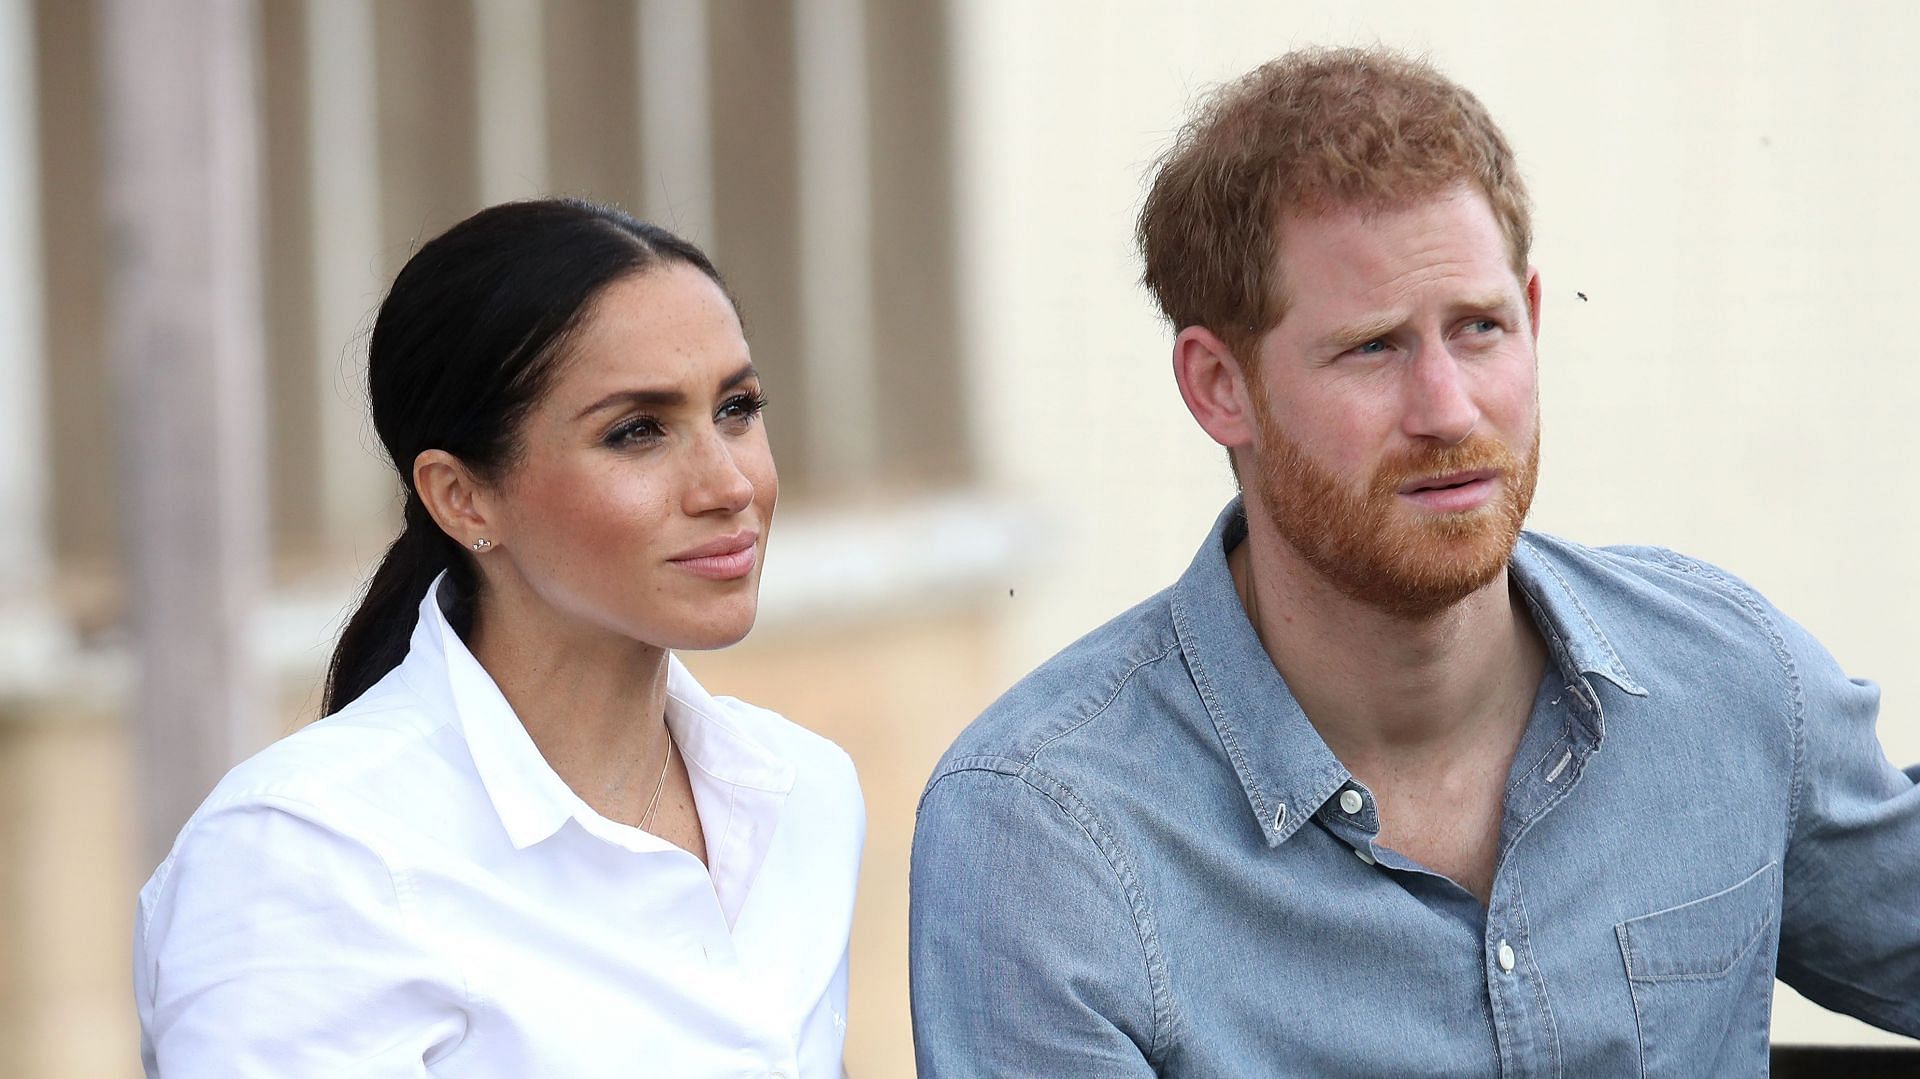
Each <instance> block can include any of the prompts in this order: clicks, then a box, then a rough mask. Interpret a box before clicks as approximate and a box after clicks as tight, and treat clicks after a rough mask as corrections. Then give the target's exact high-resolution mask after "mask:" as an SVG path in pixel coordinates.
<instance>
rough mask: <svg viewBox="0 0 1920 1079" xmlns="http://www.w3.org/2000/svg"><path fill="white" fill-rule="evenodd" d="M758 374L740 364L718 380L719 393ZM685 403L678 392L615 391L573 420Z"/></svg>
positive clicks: (582, 410)
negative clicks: (616, 409)
mask: <svg viewBox="0 0 1920 1079" xmlns="http://www.w3.org/2000/svg"><path fill="white" fill-rule="evenodd" d="M759 375H760V372H759V370H758V369H757V368H755V367H754V366H753V364H752V363H746V364H742V365H741V366H740V368H739V369H738V370H736V371H734V372H733V373H732V374H730V375H728V376H727V377H726V378H724V379H721V380H720V392H722V393H725V392H726V391H728V390H730V389H733V388H734V387H735V386H738V385H740V384H741V383H742V382H745V381H747V380H748V379H750V378H758V377H759ZM686 403H687V395H686V394H684V393H682V392H680V391H679V390H615V391H614V392H612V393H610V394H608V395H606V396H605V397H602V398H601V399H599V400H598V401H595V402H594V403H593V404H590V405H588V406H587V407H585V408H583V409H581V410H580V412H579V413H578V414H577V415H575V416H574V417H573V418H574V419H576V420H583V419H586V418H587V417H588V416H591V415H593V414H594V413H596V412H604V411H605V410H607V409H609V408H613V407H615V406H622V405H625V406H632V405H638V406H640V407H642V408H679V407H681V406H682V405H685V404H686Z"/></svg>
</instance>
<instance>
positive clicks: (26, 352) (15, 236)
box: [0, 0, 53, 638]
mask: <svg viewBox="0 0 1920 1079" xmlns="http://www.w3.org/2000/svg"><path fill="white" fill-rule="evenodd" d="M34 83H35V80H34V55H33V20H32V12H31V11H30V10H29V5H28V3H27V0H0V604H4V605H5V606H6V607H8V608H9V609H15V608H16V606H17V605H19V604H27V603H32V604H35V605H36V606H37V605H38V604H39V603H40V601H41V600H42V598H43V596H42V590H43V589H44V587H45V585H46V578H47V574H48V573H49V572H50V571H51V570H52V568H53V566H52V557H51V553H50V551H49V545H50V537H51V535H52V532H51V529H50V527H49V522H48V519H47V517H48V510H47V476H48V474H49V473H50V472H51V471H52V467H51V465H50V463H49V461H48V448H47V441H46V426H45V422H44V416H45V415H46V411H47V395H46V380H45V378H44V370H45V364H46V338H45V335H44V334H43V333H42V329H43V323H42V321H41V317H42V302H43V297H42V292H41V285H40V281H41V276H42V271H41V260H40V192H39V145H38V139H37V138H36V135H35V132H36V127H37V125H36V122H35V118H34V111H35V102H36V98H37V97H38V93H37V92H36V89H35V85H34ZM5 633H6V627H4V626H0V638H3V637H4V635H5Z"/></svg>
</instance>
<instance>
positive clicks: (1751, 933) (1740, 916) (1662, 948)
mask: <svg viewBox="0 0 1920 1079" xmlns="http://www.w3.org/2000/svg"><path fill="white" fill-rule="evenodd" d="M1779 898H1780V863H1779V862H1768V863H1767V864H1766V865H1764V866H1762V867H1760V869H1759V870H1758V871H1757V872H1755V873H1754V874H1753V875H1752V876H1750V877H1748V878H1747V879H1746V880H1743V881H1741V882H1740V883H1738V884H1736V885H1734V886H1733V887H1731V888H1728V889H1726V890H1724V891H1719V892H1715V893H1713V894H1712V895H1709V896H1706V897H1704V898H1701V899H1695V900H1693V901H1692V902H1690V903H1682V904H1680V905H1679V906H1677V907H1668V908H1667V909H1666V910H1661V911H1655V912H1654V913H1652V914H1643V915H1641V916H1640V917H1638V918H1629V919H1628V920H1626V921H1624V922H1621V923H1620V924H1619V925H1617V926H1615V927H1614V930H1615V932H1616V933H1618V934H1619V937H1620V952H1621V954H1622V955H1623V956H1624V957H1625V958H1626V961H1627V977H1629V978H1632V979H1634V980H1636V981H1664V980H1668V979H1681V978H1718V977H1720V976H1721V975H1723V974H1725V973H1726V972H1727V971H1729V970H1731V969H1733V966H1734V964H1735V963H1738V962H1739V961H1740V959H1741V958H1742V957H1743V956H1745V955H1746V954H1747V951H1748V949H1750V948H1752V947H1753V945H1754V942H1755V941H1757V940H1759V939H1760V937H1761V935H1762V934H1764V933H1765V932H1766V931H1767V930H1768V929H1769V928H1770V927H1771V926H1772V925H1773V923H1774V912H1775V910H1776V909H1777V908H1778V906H1779Z"/></svg>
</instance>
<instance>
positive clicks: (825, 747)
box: [134, 582, 866, 1079]
mask: <svg viewBox="0 0 1920 1079" xmlns="http://www.w3.org/2000/svg"><path fill="white" fill-rule="evenodd" d="M439 584H440V582H435V588H434V589H430V590H429V597H431V596H433V595H437V594H438V592H439ZM671 663H672V666H671V671H670V673H669V676H668V688H667V693H668V705H667V724H668V726H669V727H670V728H671V729H672V731H673V736H674V739H675V741H676V743H677V744H678V747H679V749H680V751H681V752H682V754H683V756H684V757H685V760H686V763H687V765H688V768H687V771H688V775H689V776H690V777H691V778H692V781H693V793H694V800H695V803H696V805H697V807H698V810H699V814H700V824H701V828H702V829H703V831H704V832H705V835H706V844H707V859H708V864H707V865H706V866H702V865H701V864H700V862H699V860H698V859H696V858H695V857H694V856H693V855H691V854H688V853H687V852H686V851H683V850H681V849H680V848H678V847H675V846H673V845H671V844H669V843H667V842H666V841H664V840H661V839H659V838H657V837H655V836H653V835H651V834H649V833H647V832H643V831H641V830H639V829H637V828H632V827H628V826H626V825H623V824H619V823H616V822H614V821H611V820H608V819H607V818H605V817H602V816H600V815H599V814H598V813H596V812H594V811H593V810H592V809H590V808H589V807H588V806H587V804H586V803H585V802H583V801H581V800H580V798H579V797H578V796H576V795H575V794H574V793H573V791H572V790H570V789H569V788H568V787H567V785H566V783H565V782H563V781H562V780H561V779H560V777H559V776H558V775H557V774H556V773H555V772H554V771H553V769H552V768H550V767H549V766H548V765H547V763H546V761H545V759H544V758H542V757H541V755H540V752H539V750H538V749H537V748H536V747H535V746H534V744H533V740H532V739H531V738H530V737H529V736H528V735H527V732H526V728H524V727H523V726H521V724H520V721H519V719H518V718H517V717H516V716H515V715H514V713H513V711H512V709H511V708H509V707H508V705H507V701H506V698H504V697H503V696H501V694H500V691H499V689H498V688H497V687H495V685H494V683H493V680H492V679H491V678H489V677H488V675H487V673H486V671H485V670H483V669H482V668H481V667H480V665H479V663H478V662H476V661H475V660H474V658H473V655H472V654H471V653H470V652H468V651H467V648H466V646H465V645H464V644H463V643H462V642H461V640H460V638H459V635H458V634H456V633H455V632H454V631H453V629H452V628H451V627H450V626H449V625H448V624H447V621H446V618H445V616H444V614H443V613H442V611H441V609H440V606H439V604H437V603H435V602H433V601H432V599H431V598H429V599H427V600H425V601H423V602H422V603H421V606H420V619H419V622H418V624H417V626H416V628H415V630H414V633H413V640H412V644H411V651H410V652H409V653H408V655H407V658H406V660H405V661H404V662H403V663H401V664H400V666H399V667H397V668H396V669H395V670H394V671H393V672H392V673H391V674H389V675H388V676H387V677H386V678H385V679H384V680H382V681H381V682H380V683H379V684H378V685H376V686H374V687H373V688H372V689H370V690H368V691H367V693H366V694H365V695H364V696H362V697H361V698H360V699H359V700H356V701H355V702H353V703H352V704H351V705H349V706H348V707H346V708H345V709H343V710H341V711H340V712H339V713H338V714H336V715H334V716H331V717H329V718H327V719H323V720H321V721H319V722H318V723H315V724H313V725H311V726H309V727H307V728H305V729H303V730H301V731H300V732H298V733H296V734H294V735H292V736H291V737H288V738H286V739H283V740H282V741H280V742H278V743H277V744H275V745H273V746H271V747H269V748H268V749H267V750H265V751H264V752H262V753H260V754H259V755H258V756H256V757H254V758H252V759H251V760H249V761H247V762H245V763H244V764H241V765H240V766H239V767H237V768H235V769H234V770H233V771H232V772H230V773H229V774H228V775H227V777H226V778H225V779H224V780H223V781H221V783H220V785H219V786H218V787H217V788H215V790H214V792H213V794H212V795H211V796H209V797H208V799H207V801H206V803H205V804H203V805H202V806H201V807H200V809H199V811H198V812H196V813H195V814H194V816H193V819H192V820H191V821H189V822H188V824H187V826H186V828H185V829H183V830H182V831H181V833H180V838H179V839H178V840H177V841H176V842H175V844H174V847H173V852H172V853H171V854H170V855H169V856H168V857H167V860H166V861H165V862H163V863H161V865H160V868H159V869H157V870H155V871H154V874H153V877H152V879H150V880H149V881H148V882H147V885H146V887H145V888H144V889H142V890H141V892H140V905H139V919H138V924H137V927H136V932H135V938H134V989H135V995H136V997H137V1004H138V1008H139V1013H140V1027H141V1053H142V1056H143V1058H144V1062H145V1065H146V1070H147V1074H148V1075H149V1076H154V1075H167V1076H181V1077H184V1076H193V1077H200V1076H242V1075H244V1076H275V1077H287V1076H316V1075H346V1074H351V1075H356V1076H402V1075H405V1076H425V1075H460V1076H513V1077H515V1079H524V1077H529V1076H556V1077H569V1079H573V1077H591V1076H621V1077H623V1079H626V1077H633V1076H673V1077H678V1076H748V1075H754V1076H766V1075H772V1074H781V1075H786V1076H838V1075H839V1074H840V1068H841V1065H840V1056H841V1044H842V1041H843V1039H844V1035H845V1029H846V1020H845V1015H846V1007H847V939H848V933H849V931H850V927H851V923H852V917H853V897H854V881H855V877H856V875H857V872H858V868H859V859H860V846H861V841H862V839H863V836H864V832H865V827H866V821H865V809H864V806H863V804H862V802H861V798H860V789H859V786H858V784H857V781H856V780H855V778H854V772H853V765H852V763H851V762H850V761H849V760H848V759H847V756H846V754H844V753H842V752H841V751H840V750H839V748H838V747H836V746H834V745H833V744H832V743H831V742H828V741H827V740H825V739H823V738H820V737H819V736H817V735H814V734H811V733H809V732H807V731H805V730H802V729H801V728H799V727H796V726H794V725H793V724H791V723H789V722H787V721H786V720H784V719H782V718H781V717H779V716H778V715H775V714H774V713H772V712H768V711H765V710H763V709H759V708H755V707H753V706H751V705H747V704H744V703H741V702H739V701H736V700H733V699H731V698H725V697H719V698H716V697H712V696H709V695H708V694H707V692H706V691H705V690H703V689H701V688H700V685H699V684H698V683H697V682H695V681H694V679H693V677H692V676H691V675H690V674H688V673H687V671H686V670H685V668H683V667H682V666H681V665H680V664H679V662H678V661H677V660H673V661H671Z"/></svg>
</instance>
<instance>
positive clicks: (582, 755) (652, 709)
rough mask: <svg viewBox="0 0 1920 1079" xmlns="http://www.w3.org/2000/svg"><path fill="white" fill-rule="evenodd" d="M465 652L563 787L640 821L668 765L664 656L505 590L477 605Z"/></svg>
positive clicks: (603, 810)
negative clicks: (489, 680) (491, 683)
mask: <svg viewBox="0 0 1920 1079" xmlns="http://www.w3.org/2000/svg"><path fill="white" fill-rule="evenodd" d="M467 647H468V649H469V650H471V651H472V652H473V655H474V658H475V659H477V660H479V662H480V666H482V667H483V668H485V669H486V671H487V673H488V674H489V675H491V676H492V678H493V681H494V684H495V685H497V686H499V687H500V692H501V694H502V695H503V696H505V697H506V699H507V703H508V704H509V705H511V706H512V707H513V711H514V714H515V715H517V716H519V718H520V722H521V724H522V725H524V726H525V727H526V729H527V734H528V735H530V736H531V737H532V738H533V744H534V745H535V746H536V747H537V748H538V749H539V750H540V755H541V756H542V757H544V758H546V761H547V764H548V765H549V766H551V767H552V768H553V770H554V771H555V772H556V773H558V774H559V776H560V778H561V779H562V780H564V781H565V782H566V784H567V786H568V787H569V788H571V789H572V790H573V792H574V793H575V794H577V795H579V796H580V799H581V800H582V801H584V802H586V803H587V805H589V806H591V807H592V808H593V810H594V811H595V812H596V813H599V814H600V815H601V816H603V817H606V818H608V819H609V820H616V821H620V822H622V823H625V824H633V825H638V824H639V823H640V819H641V817H642V816H643V815H644V814H645V812H646V808H647V803H648V801H649V800H650V798H651V796H652V795H653V794H654V793H655V791H656V790H657V789H658V780H657V777H658V776H659V775H660V774H661V762H662V761H663V760H665V759H666V751H667V737H668V736H667V725H666V703H667V669H668V662H667V659H668V653H667V651H666V650H665V649H662V648H657V647H655V646H652V645H647V644H642V643H640V642H638V641H634V640H632V639H631V638H628V637H625V636H622V635H620V634H617V633H613V632H610V631H608V630H606V629H604V628H601V627H597V626H587V625H584V624H582V623H580V622H579V621H577V620H574V619H570V618H567V617H566V616H564V615H562V614H561V613H560V612H557V611H555V610H554V609H553V608H552V607H551V606H550V605H548V604H547V603H545V602H544V601H542V600H539V599H537V598H534V597H531V596H524V595H520V594H517V592H516V590H513V589H510V588H507V589H486V590H484V591H483V592H482V594H481V595H480V596H479V597H478V598H477V599H476V601H475V604H474V620H473V628H472V630H471V631H470V632H469V633H468V634H467Z"/></svg>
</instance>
